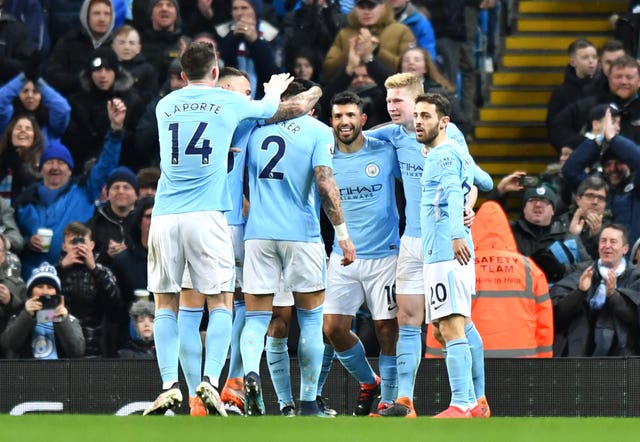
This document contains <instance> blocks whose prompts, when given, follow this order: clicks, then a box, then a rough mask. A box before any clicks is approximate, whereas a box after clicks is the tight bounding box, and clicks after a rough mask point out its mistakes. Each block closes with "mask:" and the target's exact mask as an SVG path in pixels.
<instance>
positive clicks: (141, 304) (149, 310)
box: [129, 300, 156, 321]
mask: <svg viewBox="0 0 640 442" xmlns="http://www.w3.org/2000/svg"><path fill="white" fill-rule="evenodd" d="M155 315H156V309H155V306H154V304H153V302H151V301H144V300H141V301H136V302H134V303H133V304H132V305H131V308H130V309H129V316H130V317H131V319H133V320H134V321H135V320H136V318H138V317H140V316H151V317H152V318H153V317H155Z"/></svg>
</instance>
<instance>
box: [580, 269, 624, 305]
mask: <svg viewBox="0 0 640 442" xmlns="http://www.w3.org/2000/svg"><path fill="white" fill-rule="evenodd" d="M626 269H627V260H626V259H625V258H622V261H620V264H619V265H618V268H616V269H615V274H616V277H618V276H620V275H622V273H623V272H624V271H625V270H626ZM609 270H611V267H607V266H605V265H603V264H602V261H601V260H598V271H599V272H600V276H601V278H602V279H600V284H598V287H597V288H596V291H595V293H594V294H593V296H592V297H591V299H589V307H590V308H591V310H602V307H604V303H605V302H606V301H607V277H608V275H609Z"/></svg>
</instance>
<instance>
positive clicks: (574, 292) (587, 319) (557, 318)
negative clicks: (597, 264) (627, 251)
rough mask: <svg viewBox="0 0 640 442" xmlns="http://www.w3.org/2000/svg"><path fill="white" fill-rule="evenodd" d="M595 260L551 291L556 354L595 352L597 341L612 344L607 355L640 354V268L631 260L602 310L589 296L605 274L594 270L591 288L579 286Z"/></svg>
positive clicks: (585, 354) (571, 274) (584, 354)
mask: <svg viewBox="0 0 640 442" xmlns="http://www.w3.org/2000/svg"><path fill="white" fill-rule="evenodd" d="M588 265H593V263H589V264H583V265H581V266H580V267H578V268H577V269H576V270H575V271H574V272H572V273H570V274H569V275H567V276H566V277H565V278H564V279H562V280H561V281H559V282H558V283H557V284H555V285H554V286H553V287H551V290H550V291H549V295H550V296H551V300H552V302H553V314H554V323H555V324H554V325H555V337H554V342H553V355H554V356H569V357H580V356H592V355H593V352H594V349H595V347H596V344H599V345H600V346H601V347H602V348H605V349H606V348H608V349H609V351H608V353H607V354H606V355H605V356H638V355H640V348H639V347H638V334H639V332H640V270H638V269H637V268H635V267H633V266H631V264H628V266H627V269H626V270H625V271H624V272H623V273H622V274H621V275H620V276H619V277H618V279H617V288H616V291H615V293H614V294H613V295H612V296H611V297H609V298H607V300H606V302H605V304H604V307H603V308H602V310H595V311H594V310H591V308H590V307H589V299H590V298H591V297H592V296H593V294H594V293H595V290H596V288H597V287H598V285H599V284H600V280H601V279H602V277H601V276H600V272H598V270H597V269H595V270H594V272H593V278H592V281H591V288H590V289H589V290H587V291H586V292H582V291H581V290H579V289H578V281H579V279H580V275H581V274H582V272H583V271H584V269H585V268H587V266H588Z"/></svg>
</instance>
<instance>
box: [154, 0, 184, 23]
mask: <svg viewBox="0 0 640 442" xmlns="http://www.w3.org/2000/svg"><path fill="white" fill-rule="evenodd" d="M156 3H158V0H150V1H149V12H148V15H149V17H151V14H152V13H153V8H155V6H156ZM171 3H173V6H175V7H176V11H177V12H178V16H177V20H176V21H178V22H179V21H180V4H179V3H178V0H171Z"/></svg>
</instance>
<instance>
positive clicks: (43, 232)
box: [37, 227, 53, 253]
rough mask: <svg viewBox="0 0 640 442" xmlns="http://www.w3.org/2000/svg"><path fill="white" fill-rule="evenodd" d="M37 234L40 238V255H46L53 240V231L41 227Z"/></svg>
mask: <svg viewBox="0 0 640 442" xmlns="http://www.w3.org/2000/svg"><path fill="white" fill-rule="evenodd" d="M37 233H38V236H40V237H41V238H42V253H48V252H49V249H50V247H51V238H53V230H51V229H47V228H46V227H41V228H39V229H38V232H37Z"/></svg>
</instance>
